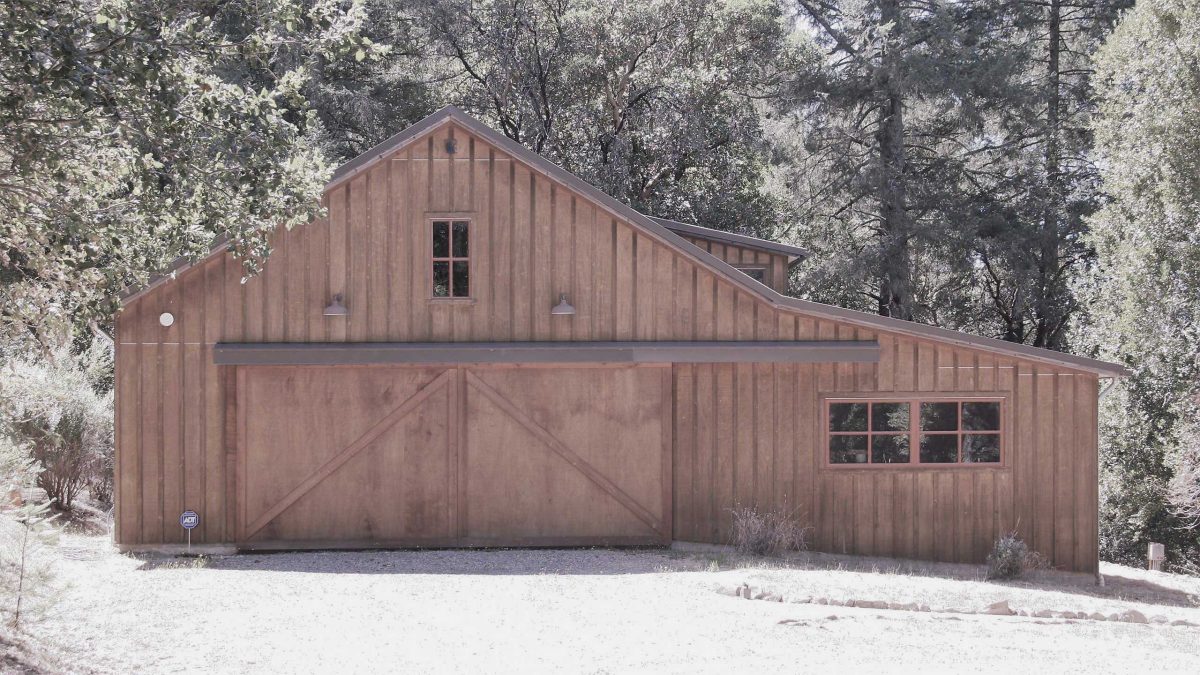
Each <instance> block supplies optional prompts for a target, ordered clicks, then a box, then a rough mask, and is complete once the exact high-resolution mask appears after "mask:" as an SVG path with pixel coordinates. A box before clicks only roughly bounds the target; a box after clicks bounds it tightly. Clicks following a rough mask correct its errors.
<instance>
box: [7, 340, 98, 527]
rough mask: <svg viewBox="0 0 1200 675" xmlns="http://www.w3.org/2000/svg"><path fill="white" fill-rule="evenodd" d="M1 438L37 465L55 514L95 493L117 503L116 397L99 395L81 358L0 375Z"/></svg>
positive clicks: (21, 365)
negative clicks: (114, 471)
mask: <svg viewBox="0 0 1200 675" xmlns="http://www.w3.org/2000/svg"><path fill="white" fill-rule="evenodd" d="M0 436H3V437H4V438H3V439H0V442H4V443H6V444H11V445H12V446H15V447H17V448H19V449H20V450H21V451H23V452H24V453H25V454H26V456H27V457H28V458H29V459H31V460H33V461H34V463H35V464H36V466H37V468H38V476H37V486H38V487H40V488H42V489H43V490H45V492H46V495H47V497H48V498H50V499H51V500H52V501H53V502H54V507H55V508H57V509H60V510H63V511H70V510H71V508H72V507H73V506H74V502H75V498H76V497H77V496H79V494H80V493H81V492H83V491H84V490H85V489H86V488H89V487H90V488H91V489H92V491H93V492H94V493H95V494H94V495H93V497H94V498H95V499H96V500H97V501H98V502H100V503H104V502H105V501H106V500H111V492H112V488H111V486H112V457H113V412H112V392H111V391H110V392H104V393H98V392H97V391H96V390H95V389H94V388H93V386H92V382H91V381H90V380H89V377H88V373H87V372H86V370H85V369H84V367H83V366H82V365H81V363H80V361H79V360H77V357H75V356H72V355H71V354H70V353H67V352H65V351H64V352H62V353H59V354H57V355H55V357H54V358H52V359H46V360H43V361H16V362H13V363H10V364H7V366H6V367H4V368H3V369H0Z"/></svg>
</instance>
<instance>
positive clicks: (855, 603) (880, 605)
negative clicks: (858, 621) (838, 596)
mask: <svg viewBox="0 0 1200 675" xmlns="http://www.w3.org/2000/svg"><path fill="white" fill-rule="evenodd" d="M846 606H847V607H861V608H863V609H887V608H888V606H887V603H886V602H883V601H882V600H849V601H847V602H846Z"/></svg>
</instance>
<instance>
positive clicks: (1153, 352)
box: [1086, 0, 1200, 566]
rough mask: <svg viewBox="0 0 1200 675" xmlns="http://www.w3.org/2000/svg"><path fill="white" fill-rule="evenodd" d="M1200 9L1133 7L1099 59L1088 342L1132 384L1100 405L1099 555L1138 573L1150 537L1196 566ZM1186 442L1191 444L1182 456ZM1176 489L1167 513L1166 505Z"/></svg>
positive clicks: (1177, 559) (1159, 3)
mask: <svg viewBox="0 0 1200 675" xmlns="http://www.w3.org/2000/svg"><path fill="white" fill-rule="evenodd" d="M1197 64H1200V6H1197V5H1196V3H1195V2H1191V1H1190V0H1141V1H1140V2H1138V4H1137V6H1136V7H1134V9H1132V10H1131V11H1130V12H1129V13H1128V14H1127V15H1126V16H1125V17H1124V18H1123V19H1122V21H1121V22H1120V24H1119V25H1118V26H1117V28H1116V30H1115V31H1114V32H1113V34H1112V36H1111V37H1110V38H1109V39H1108V40H1107V42H1106V43H1105V45H1104V47H1103V49H1102V50H1101V52H1100V55H1099V58H1098V70H1099V75H1098V79H1099V98H1100V101H1101V104H1100V108H1099V114H1098V116H1097V117H1096V119H1095V122H1094V129H1095V133H1096V142H1097V147H1098V150H1099V153H1100V157H1099V165H1100V166H1101V167H1102V175H1103V179H1104V188H1105V191H1106V193H1107V194H1108V197H1109V199H1108V201H1107V203H1106V204H1105V205H1104V207H1103V208H1102V209H1101V210H1100V211H1099V212H1098V213H1097V214H1096V215H1095V216H1094V217H1093V218H1092V220H1091V222H1092V226H1093V234H1092V240H1093V241H1094V242H1095V245H1096V247H1097V249H1098V251H1099V265H1098V267H1097V269H1096V270H1095V272H1094V274H1093V275H1091V276H1090V278H1089V281H1090V284H1089V285H1088V286H1087V287H1086V290H1087V291H1088V294H1089V296H1090V298H1091V300H1092V308H1091V309H1092V311H1091V316H1092V318H1093V323H1092V324H1091V325H1090V326H1089V327H1088V334H1087V339H1088V340H1089V342H1092V343H1093V344H1095V345H1097V347H1098V349H1099V351H1100V353H1101V354H1102V355H1103V356H1106V357H1108V358H1113V359H1120V360H1122V361H1124V362H1125V363H1126V364H1128V366H1129V367H1130V369H1131V370H1132V371H1133V375H1132V377H1130V378H1128V380H1126V381H1124V382H1122V383H1120V384H1119V386H1118V387H1117V388H1116V389H1115V390H1114V391H1113V393H1112V395H1110V396H1109V397H1107V398H1106V399H1105V401H1104V405H1103V407H1102V410H1101V420H1100V422H1101V424H1100V428H1101V540H1100V542H1101V552H1102V555H1103V557H1104V558H1105V559H1107V560H1115V561H1118V562H1126V563H1130V564H1136V563H1137V562H1138V561H1140V560H1141V558H1142V556H1144V554H1145V550H1146V549H1145V546H1146V543H1147V542H1148V541H1158V542H1163V543H1166V544H1167V548H1168V557H1169V560H1170V561H1172V562H1173V563H1175V564H1177V565H1180V564H1183V563H1184V562H1185V561H1186V560H1187V559H1188V558H1189V557H1191V559H1192V561H1193V562H1192V564H1193V566H1194V565H1195V561H1196V560H1197V558H1196V556H1197V555H1200V536H1198V535H1200V532H1198V531H1197V530H1194V529H1192V530H1189V529H1187V526H1188V525H1192V524H1194V521H1192V520H1190V519H1189V517H1188V514H1189V507H1190V508H1191V509H1192V510H1191V511H1190V513H1192V514H1194V513H1196V511H1195V510H1194V509H1195V507H1196V504H1195V503H1191V504H1190V505H1189V503H1188V502H1187V495H1189V494H1192V495H1196V494H1197V492H1196V488H1197V485H1196V484H1195V483H1192V484H1190V485H1189V484H1186V483H1182V484H1181V483H1179V482H1178V481H1179V480H1183V481H1187V480H1191V481H1195V480H1196V479H1197V477H1200V473H1197V469H1200V467H1198V466H1196V464H1195V463H1196V462H1197V461H1198V459H1200V454H1198V453H1197V452H1196V448H1195V446H1194V445H1192V444H1195V443H1196V442H1197V441H1200V436H1197V434H1196V431H1197V429H1200V69H1198V67H1197ZM1189 445H1190V446H1191V447H1189ZM1173 480H1174V481H1175V482H1176V485H1175V487H1176V490H1175V496H1176V497H1179V498H1180V500H1177V503H1176V504H1172V503H1171V496H1172V490H1171V486H1172V482H1173Z"/></svg>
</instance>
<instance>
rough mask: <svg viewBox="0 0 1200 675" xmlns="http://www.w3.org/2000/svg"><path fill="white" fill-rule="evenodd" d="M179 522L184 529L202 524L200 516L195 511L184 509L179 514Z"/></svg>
mask: <svg viewBox="0 0 1200 675" xmlns="http://www.w3.org/2000/svg"><path fill="white" fill-rule="evenodd" d="M179 524H180V525H182V526H183V529H185V530H190V529H192V528H194V527H196V526H197V525H199V524H200V516H198V515H196V512H195V511H184V512H183V513H181V514H180V515H179Z"/></svg>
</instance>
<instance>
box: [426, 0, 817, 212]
mask: <svg viewBox="0 0 1200 675" xmlns="http://www.w3.org/2000/svg"><path fill="white" fill-rule="evenodd" d="M418 16H419V17H420V19H421V20H422V21H423V22H425V24H426V25H427V26H428V27H429V30H430V34H431V36H432V40H433V42H432V47H433V48H434V49H435V50H436V52H435V53H436V55H437V56H438V57H439V58H440V59H442V63H444V68H445V72H446V77H445V82H444V85H443V87H442V91H441V93H440V96H441V97H442V98H443V99H444V100H446V101H448V102H453V103H457V104H459V105H461V106H463V107H464V108H465V109H467V110H468V111H470V112H472V113H474V114H476V115H478V116H480V117H481V118H482V119H484V120H487V121H488V122H489V123H491V124H493V125H494V126H496V127H497V128H499V129H500V130H501V131H502V132H503V133H504V134H505V135H507V136H508V137H509V138H512V139H514V140H516V141H518V142H520V143H523V144H525V145H526V146H527V147H529V148H531V149H533V150H534V151H536V152H538V153H540V154H542V155H545V156H547V157H549V158H550V159H552V160H554V161H555V162H557V163H558V164H560V165H562V166H563V167H564V168H566V169H567V170H568V171H571V172H573V173H575V174H577V175H579V176H580V177H582V178H583V179H584V180H586V181H588V182H590V183H592V184H593V185H596V186H597V187H599V188H601V189H602V190H604V191H605V192H607V193H608V194H610V195H613V196H614V197H616V198H618V199H620V200H622V201H625V202H627V203H629V204H630V205H632V206H633V207H634V208H637V209H639V210H641V211H644V212H646V213H649V214H652V215H656V216H661V217H666V218H675V219H679V220H684V221H688V222H695V223H699V224H701V225H706V226H710V227H716V228H719V229H724V230H734V231H742V232H747V233H751V234H760V235H771V234H773V233H774V232H776V231H777V229H778V226H779V220H780V214H779V211H778V205H777V204H776V203H775V202H774V200H772V199H771V198H770V197H768V196H767V195H765V194H764V192H763V191H762V190H761V186H762V182H763V178H764V175H765V170H766V155H765V152H764V147H763V145H762V129H761V126H760V124H759V118H760V115H759V109H758V107H757V106H756V105H755V102H754V101H755V99H756V98H757V97H762V96H769V95H771V94H772V93H773V92H774V91H776V90H777V89H778V87H779V86H780V83H781V82H782V81H783V80H785V79H786V78H787V77H789V76H790V74H789V71H790V70H792V69H793V68H795V67H796V65H797V64H798V63H800V61H801V60H802V59H803V58H804V55H803V53H802V51H801V50H799V49H797V48H796V47H795V46H794V45H793V44H791V43H790V42H789V38H788V28H787V25H786V21H785V18H784V17H783V16H782V15H781V12H780V10H779V8H778V7H777V6H776V4H775V3H773V2H769V1H766V0H757V1H752V2H721V1H719V0H650V1H646V2H629V1H621V2H611V1H609V0H566V1H564V2H540V1H536V0H516V1H513V0H435V1H434V2H431V3H429V5H428V9H426V10H423V11H420V12H419V14H418Z"/></svg>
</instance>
